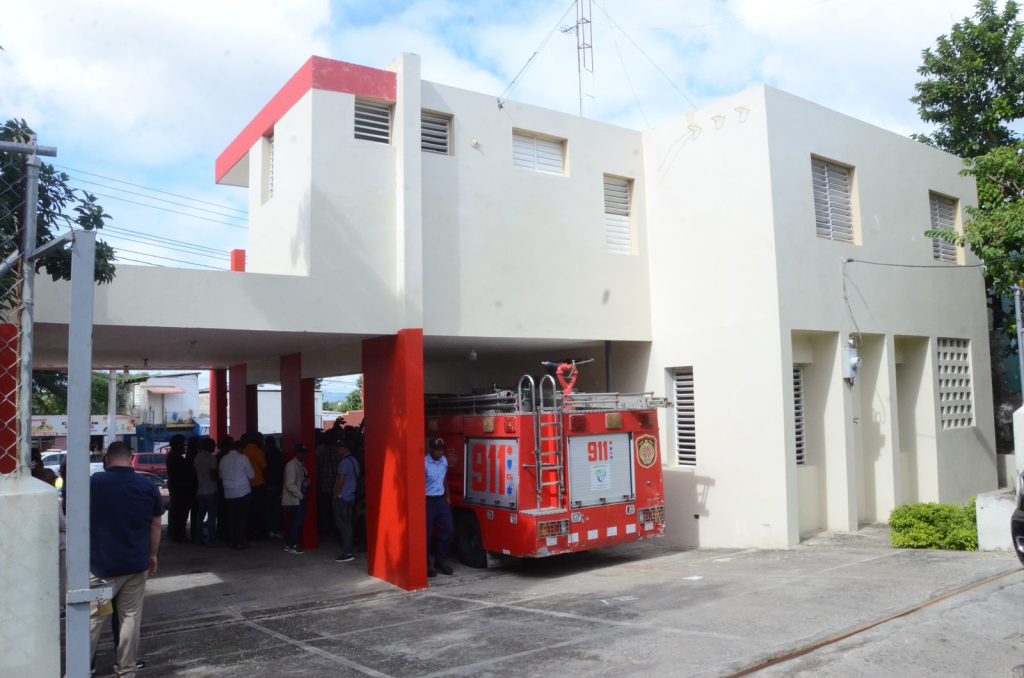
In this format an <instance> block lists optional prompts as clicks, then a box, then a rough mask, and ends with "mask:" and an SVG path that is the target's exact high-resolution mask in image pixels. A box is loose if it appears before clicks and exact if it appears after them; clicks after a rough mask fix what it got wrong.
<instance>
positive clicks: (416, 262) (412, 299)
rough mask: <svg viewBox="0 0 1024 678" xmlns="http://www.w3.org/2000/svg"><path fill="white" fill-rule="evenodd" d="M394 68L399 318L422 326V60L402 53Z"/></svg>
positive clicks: (393, 139) (393, 142)
mask: <svg viewBox="0 0 1024 678" xmlns="http://www.w3.org/2000/svg"><path fill="white" fill-rule="evenodd" d="M388 69H389V70H392V71H394V72H395V120H394V125H393V129H392V139H391V143H392V144H393V145H394V147H395V275H396V276H397V280H396V289H397V291H398V298H399V299H401V300H403V302H404V312H403V314H402V316H401V320H400V321H399V322H401V323H402V324H403V325H404V326H405V327H422V326H423V176H422V173H423V170H422V163H423V161H422V158H423V151H422V149H421V148H420V113H421V94H420V89H421V85H420V58H419V56H417V55H415V54H402V55H401V56H399V57H398V58H397V59H396V60H395V61H394V62H393V63H392V64H391V65H390V66H389V67H388Z"/></svg>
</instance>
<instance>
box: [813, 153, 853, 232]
mask: <svg viewBox="0 0 1024 678" xmlns="http://www.w3.org/2000/svg"><path fill="white" fill-rule="evenodd" d="M851 174H852V170H851V169H850V168H848V167H843V166H842V165H836V164H834V163H831V162H825V161H824V160H819V159H818V158H812V159H811V177H812V181H813V184H814V222H815V229H816V231H817V233H818V237H819V238H828V239H829V240H840V241H843V242H853V239H854V238H853V191H852V181H851Z"/></svg>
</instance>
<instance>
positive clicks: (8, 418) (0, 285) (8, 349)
mask: <svg viewBox="0 0 1024 678" xmlns="http://www.w3.org/2000/svg"><path fill="white" fill-rule="evenodd" d="M27 159H28V156H27V155H26V154H25V153H18V152H3V151H0V262H5V263H8V264H9V263H12V262H13V266H11V267H10V270H9V271H8V272H6V273H5V274H3V275H2V276H0V475H6V474H10V473H14V472H16V471H18V470H19V469H21V470H27V468H28V465H29V464H30V460H28V459H23V458H22V456H23V455H22V453H21V451H22V445H23V442H22V441H23V440H30V439H31V435H32V432H31V431H21V430H20V429H21V426H22V422H23V421H24V420H26V419H27V421H29V422H30V421H31V417H28V418H26V417H24V416H22V415H23V414H24V411H25V409H27V410H28V412H29V413H31V407H32V403H31V402H21V401H22V398H21V390H22V389H21V372H22V370H21V364H22V361H21V342H20V335H21V332H20V328H21V317H20V316H21V312H22V310H23V306H22V284H23V276H22V264H21V258H20V254H21V247H20V242H19V236H21V235H22V224H23V222H24V217H25V196H26V194H27V193H28V188H29V187H28V186H27V181H28V177H27V173H26V171H25V170H26V164H27ZM33 192H34V191H33ZM29 392H31V391H29ZM29 400H31V398H29Z"/></svg>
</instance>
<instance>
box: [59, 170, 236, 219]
mask: <svg viewBox="0 0 1024 678" xmlns="http://www.w3.org/2000/svg"><path fill="white" fill-rule="evenodd" d="M70 179H71V181H74V182H77V183H81V184H91V185H93V186H100V187H101V188H109V189H110V190H112V191H121V192H122V193H127V194H128V195H137V196H140V197H142V198H146V199H148V200H157V201H159V202H165V203H167V204H168V205H177V206H178V207H184V208H186V209H190V210H195V211H197V212H206V213H208V214H216V215H217V216H218V217H224V218H225V219H238V220H240V221H245V220H246V218H247V217H245V216H237V215H234V214H224V213H223V212H218V211H216V210H210V209H206V208H205V207H195V206H194V205H189V204H188V203H184V202H178V201H176V200H167V199H165V198H158V197H156V196H155V195H147V194H145V193H139V192H138V191H129V190H128V189H127V188H118V187H117V186H110V185H108V184H101V183H100V182H98V181H90V180H88V179H81V178H79V177H76V176H71V177H70ZM82 190H87V189H84V188H83V189H82ZM90 192H91V191H90ZM97 195H98V194H97Z"/></svg>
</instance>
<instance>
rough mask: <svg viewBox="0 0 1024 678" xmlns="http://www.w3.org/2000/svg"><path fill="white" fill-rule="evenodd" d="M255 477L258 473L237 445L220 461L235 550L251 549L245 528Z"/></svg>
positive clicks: (229, 525)
mask: <svg viewBox="0 0 1024 678" xmlns="http://www.w3.org/2000/svg"><path fill="white" fill-rule="evenodd" d="M255 477H256V471H255V470H253V467H252V464H251V463H249V459H248V457H246V456H245V455H244V454H242V453H241V452H240V451H239V449H238V446H237V445H236V446H235V447H232V448H231V451H230V452H228V453H227V454H226V455H224V458H223V459H221V460H220V481H221V483H222V484H223V485H224V503H225V504H226V506H227V511H228V534H229V535H230V539H231V548H233V549H247V548H249V542H247V541H246V540H245V528H246V524H247V523H248V522H249V501H250V500H251V499H252V487H251V486H250V485H249V481H250V480H252V479H253V478H255Z"/></svg>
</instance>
